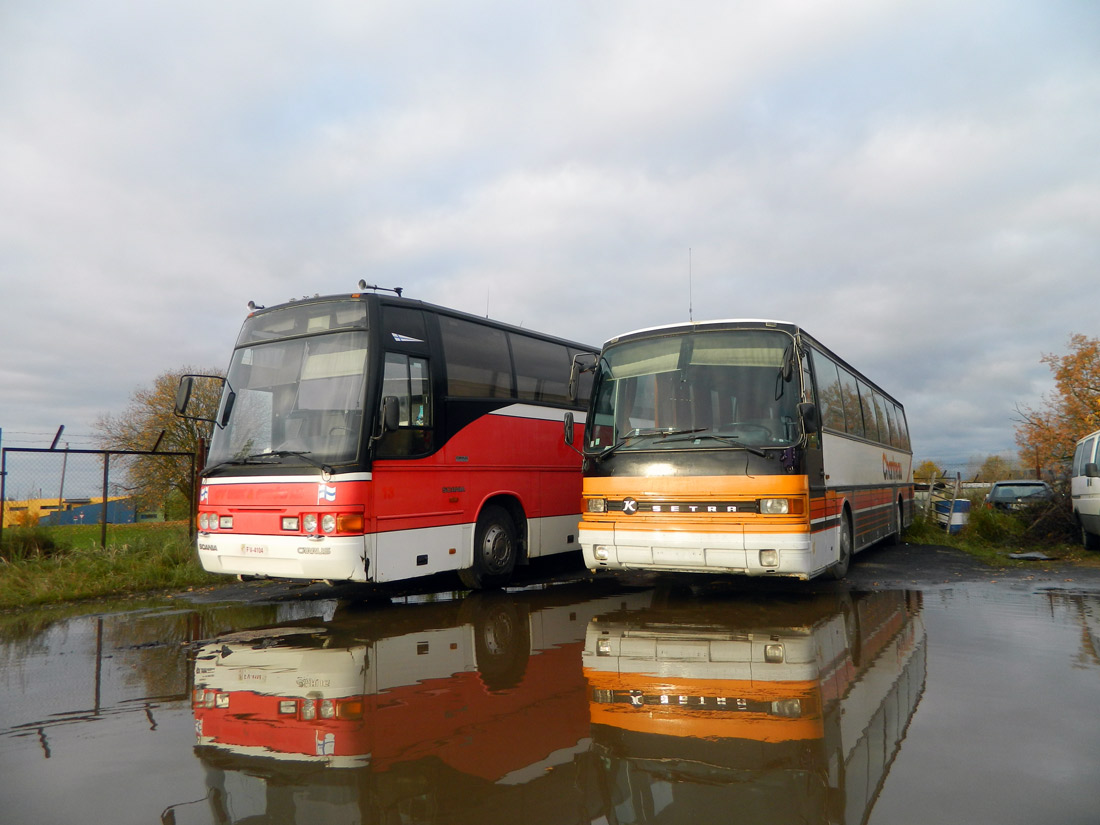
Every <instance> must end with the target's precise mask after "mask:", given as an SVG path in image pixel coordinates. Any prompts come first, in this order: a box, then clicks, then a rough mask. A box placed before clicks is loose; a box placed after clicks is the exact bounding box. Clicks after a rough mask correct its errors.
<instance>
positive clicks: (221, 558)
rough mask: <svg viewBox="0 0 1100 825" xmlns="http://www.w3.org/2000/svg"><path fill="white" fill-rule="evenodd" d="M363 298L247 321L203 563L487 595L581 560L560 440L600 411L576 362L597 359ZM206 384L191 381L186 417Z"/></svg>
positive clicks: (575, 485)
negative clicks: (450, 582) (452, 586)
mask: <svg viewBox="0 0 1100 825" xmlns="http://www.w3.org/2000/svg"><path fill="white" fill-rule="evenodd" d="M360 289H361V290H362V291H361V292H358V293H354V294H349V295H341V296H330V297H315V298H309V299H303V300H299V301H292V302H290V303H286V304H282V305H279V306H274V307H270V308H266V309H265V308H253V311H252V312H251V314H250V315H249V316H248V318H247V319H246V320H245V322H244V326H243V328H242V329H241V332H240V335H239V337H238V339H237V344H236V347H235V348H234V350H233V357H232V360H231V362H230V365H229V369H228V371H227V374H226V378H225V386H224V389H223V392H222V400H221V405H220V408H219V409H218V411H217V413H216V415H215V418H214V419H212V420H213V423H214V425H215V427H214V432H213V436H212V438H211V441H210V450H209V454H208V456H207V461H206V466H205V469H204V470H203V473H202V479H201V486H200V490H199V502H198V530H199V534H198V541H197V544H198V556H199V559H200V561H201V562H202V566H203V567H204V568H205V569H206V570H209V571H212V572H215V573H227V574H235V575H238V576H266V577H280V578H290V579H310V580H329V581H337V580H339V581H357V582H376V583H382V582H395V581H401V580H405V579H410V578H414V577H419V576H426V575H430V574H435V573H439V572H442V571H451V570H454V571H458V574H459V575H460V576H461V578H462V581H463V582H464V583H465V585H466V586H468V587H471V588H477V587H488V586H496V585H500V584H503V583H505V582H506V581H508V579H509V577H510V576H511V574H512V572H513V568H514V566H515V565H516V564H523V563H526V562H527V561H528V560H530V559H533V558H535V557H538V556H545V555H549V554H553V553H559V552H563V551H567V550H575V549H577V546H578V545H577V543H576V532H577V520H578V518H579V513H578V510H579V502H580V499H581V496H580V485H581V480H580V468H579V464H580V461H579V459H578V457H577V455H576V453H575V452H574V451H573V450H571V449H569V448H568V447H566V446H565V445H564V444H563V443H562V438H561V426H562V422H563V420H564V419H565V416H566V413H567V412H569V413H572V412H574V411H575V412H578V413H579V412H580V410H582V409H583V408H584V407H585V406H586V405H587V398H586V394H585V392H584V391H582V392H581V393H580V395H579V396H575V397H574V398H573V399H571V398H570V393H569V378H570V365H571V363H572V360H573V358H574V356H576V355H578V354H580V353H583V352H592V351H594V348H591V347H587V346H585V345H584V344H578V343H575V342H572V341H566V340H563V339H560V338H555V337H551V336H547V335H541V334H539V333H536V332H532V331H530V330H526V329H520V328H518V327H513V326H509V325H506V324H501V323H496V322H494V321H490V320H487V319H485V318H478V317H476V316H472V315H468V314H465V313H462V312H458V311H456V310H451V309H446V308H443V307H439V306H433V305H430V304H426V303H422V302H420V301H415V300H410V299H407V298H403V297H401V295H400V290H396V289H395V290H389V291H391V292H394V293H396V294H394V295H387V294H381V293H379V292H378V291H377V289H378V288H377V287H367V285H366V284H364V283H362V282H360ZM370 290H375V291H370ZM250 306H252V305H250ZM200 378H202V377H201V376H185V377H184V378H183V379H181V382H180V390H179V394H178V397H177V400H176V410H177V413H178V414H180V415H183V416H184V417H187V411H186V410H187V403H188V400H189V399H190V397H191V393H192V389H193V386H194V382H195V381H196V380H198V379H200ZM208 420H210V419H208Z"/></svg>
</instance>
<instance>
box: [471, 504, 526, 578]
mask: <svg viewBox="0 0 1100 825" xmlns="http://www.w3.org/2000/svg"><path fill="white" fill-rule="evenodd" d="M515 566H516V527H515V524H513V523H512V518H511V516H509V515H508V511H507V510H505V509H504V508H503V507H498V506H496V505H490V506H488V507H486V508H485V509H484V510H482V511H481V515H480V516H479V517H478V520H477V527H476V528H475V529H474V563H473V566H472V567H467V568H466V569H465V570H459V571H458V576H459V578H460V579H462V583H463V584H464V585H466V586H467V587H469V588H470V589H471V590H481V589H482V588H486V587H501V586H502V585H504V584H507V582H508V580H509V579H510V578H511V577H512V571H513V570H514V569H515Z"/></svg>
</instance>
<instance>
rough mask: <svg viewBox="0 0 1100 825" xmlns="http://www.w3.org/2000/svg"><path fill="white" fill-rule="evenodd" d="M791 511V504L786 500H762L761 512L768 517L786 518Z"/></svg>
mask: <svg viewBox="0 0 1100 825" xmlns="http://www.w3.org/2000/svg"><path fill="white" fill-rule="evenodd" d="M790 511H791V503H790V501H788V500H787V499H785V498H762V499H760V512H761V513H763V514H764V515H768V516H785V515H787V513H789V512H790Z"/></svg>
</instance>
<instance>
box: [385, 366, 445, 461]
mask: <svg viewBox="0 0 1100 825" xmlns="http://www.w3.org/2000/svg"><path fill="white" fill-rule="evenodd" d="M387 397H393V398H396V399H397V403H398V409H399V410H400V414H399V416H398V424H397V429H396V430H392V431H389V432H385V433H383V434H382V438H381V440H380V441H379V444H378V455H379V456H386V457H390V458H396V457H399V456H410V455H423V454H424V453H427V452H430V451H431V433H432V431H431V429H430V428H431V425H432V419H431V414H432V406H431V378H430V374H429V372H428V362H427V360H426V359H424V358H415V357H412V356H408V355H404V354H402V353H398V352H387V353H386V360H385V368H384V371H383V373H382V398H383V403H385V401H384V399H385V398H387Z"/></svg>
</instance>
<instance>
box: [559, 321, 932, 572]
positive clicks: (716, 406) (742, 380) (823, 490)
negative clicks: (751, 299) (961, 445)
mask: <svg viewBox="0 0 1100 825" xmlns="http://www.w3.org/2000/svg"><path fill="white" fill-rule="evenodd" d="M592 370H593V371H594V372H595V385H594V387H593V389H592V391H591V392H592V401H591V406H590V411H589V414H588V420H587V426H586V430H585V439H584V456H585V460H584V499H585V504H584V510H583V512H582V521H581V525H580V541H581V546H582V549H583V552H584V561H585V564H586V566H587V567H589V568H591V569H592V570H600V569H614V568H619V569H649V570H667V571H683V572H701V573H737V574H746V575H750V576H759V575H767V576H792V577H797V578H800V579H809V578H812V577H814V576H817V575H819V574H822V573H827V574H830V575H832V576H834V577H836V578H841V577H843V576H844V575H845V574H846V573H847V570H848V564H849V561H850V559H851V556H852V554H853V553H855V552H857V551H859V550H862V549H863V548H865V547H867V546H869V545H870V544H872V543H874V542H876V541H879V540H881V539H884V538H888V537H890V536H897V535H899V534H900V532H901V530H902V529H903V528H904V527H905V526H907V525H908V524H909V522H910V521H911V519H912V512H913V482H912V451H911V450H910V446H909V433H908V428H907V425H906V421H905V411H904V409H903V408H902V405H901V404H899V403H898V402H897V401H896V400H895V399H894V398H892V397H891V396H890V395H888V394H887V393H886V392H885V391H883V390H882V389H881V388H880V387H878V386H877V385H875V384H874V383H873V382H872V381H871V380H870V379H868V378H867V377H866V376H864V375H862V374H860V373H859V372H858V371H857V370H855V369H853V368H852V367H851V366H850V365H849V364H847V363H846V362H845V361H843V360H842V359H840V358H839V357H838V356H836V355H835V354H833V353H832V352H831V351H830V350H828V349H827V348H826V347H824V346H823V345H822V344H820V343H819V342H818V341H817V340H815V339H814V338H812V337H811V336H810V335H808V334H807V333H806V332H805V331H803V330H802V329H800V328H799V327H797V326H795V325H794V324H790V323H785V322H779V321H756V320H735V321H712V322H698V323H688V324H679V325H675V326H667V327H659V328H654V329H646V330H640V331H637V332H632V333H628V334H625V335H621V336H619V337H617V338H613V339H612V340H610V341H608V342H607V344H605V346H604V348H603V351H602V353H601V355H600V356H599V358H598V359H597V360H596V362H595V364H594V365H593V367H592ZM572 433H573V429H572V428H571V427H569V426H568V424H567V425H566V440H568V439H569V438H570V437H571V435H572Z"/></svg>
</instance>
